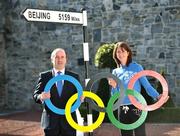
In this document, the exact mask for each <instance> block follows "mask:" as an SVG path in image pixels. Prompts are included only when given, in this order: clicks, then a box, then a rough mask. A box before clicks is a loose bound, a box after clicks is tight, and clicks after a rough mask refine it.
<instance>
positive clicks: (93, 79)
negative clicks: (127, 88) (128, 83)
mask: <svg viewBox="0 0 180 136" xmlns="http://www.w3.org/2000/svg"><path fill="white" fill-rule="evenodd" d="M107 77H110V78H113V79H114V80H115V81H116V83H117V84H118V86H119V87H120V91H121V93H120V96H119V99H118V101H117V102H116V103H115V104H114V106H113V111H115V110H116V109H118V108H119V107H120V105H121V103H122V101H123V97H124V95H125V93H124V87H123V84H122V82H121V80H120V79H119V78H118V77H116V76H115V75H113V74H111V73H109V72H101V73H99V74H97V75H95V76H93V78H91V79H90V80H89V82H88V83H87V86H86V90H87V91H92V92H93V93H96V92H95V91H93V90H91V88H92V86H93V84H94V82H95V81H97V80H100V79H102V78H107ZM87 102H88V103H89V106H90V107H91V108H92V109H94V110H96V111H99V112H106V108H102V107H99V106H98V105H97V104H96V103H94V101H93V100H90V99H87Z"/></svg>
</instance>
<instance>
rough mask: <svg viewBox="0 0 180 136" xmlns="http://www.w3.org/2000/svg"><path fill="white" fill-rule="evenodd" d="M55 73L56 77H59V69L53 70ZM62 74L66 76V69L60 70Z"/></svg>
mask: <svg viewBox="0 0 180 136" xmlns="http://www.w3.org/2000/svg"><path fill="white" fill-rule="evenodd" d="M53 71H54V74H55V76H57V75H58V73H57V72H59V71H58V70H57V69H55V68H53ZM60 72H61V73H62V75H64V74H65V68H63V69H62V70H60Z"/></svg>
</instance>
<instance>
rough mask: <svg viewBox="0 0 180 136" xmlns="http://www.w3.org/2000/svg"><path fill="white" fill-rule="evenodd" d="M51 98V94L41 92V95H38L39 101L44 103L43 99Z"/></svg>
mask: <svg viewBox="0 0 180 136" xmlns="http://www.w3.org/2000/svg"><path fill="white" fill-rule="evenodd" d="M50 97H51V94H50V92H47V93H46V92H42V93H41V94H40V100H41V101H44V100H45V99H49V98H50Z"/></svg>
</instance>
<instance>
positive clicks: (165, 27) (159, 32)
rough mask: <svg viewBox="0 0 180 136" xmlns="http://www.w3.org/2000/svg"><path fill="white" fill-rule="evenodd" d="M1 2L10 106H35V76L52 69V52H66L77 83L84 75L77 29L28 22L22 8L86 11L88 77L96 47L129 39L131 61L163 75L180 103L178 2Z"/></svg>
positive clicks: (175, 99) (93, 71)
mask: <svg viewBox="0 0 180 136" xmlns="http://www.w3.org/2000/svg"><path fill="white" fill-rule="evenodd" d="M2 3H3V4H5V6H3V8H2V9H1V8H0V9H1V10H0V13H1V14H2V15H3V16H4V17H3V18H4V20H5V21H4V22H5V24H4V25H1V24H0V26H1V27H3V28H2V30H3V31H4V32H3V36H4V37H5V38H4V41H5V42H4V43H5V44H3V45H4V47H3V46H2V45H0V46H1V47H0V48H2V49H4V48H5V50H4V51H5V52H2V51H3V50H2V51H1V52H0V53H1V54H0V56H4V53H5V55H6V56H7V57H6V58H5V66H6V67H5V71H3V67H4V63H1V64H0V67H1V71H3V73H4V74H5V77H4V78H6V82H5V83H4V84H5V85H6V93H7V92H8V99H7V104H8V107H9V108H13V109H25V108H31V107H33V106H34V105H35V104H34V102H33V100H32V92H33V89H34V86H35V84H36V80H37V78H38V73H39V72H41V71H45V70H47V69H50V68H51V63H50V59H49V58H50V53H51V51H52V50H53V49H54V48H57V47H62V48H65V49H66V50H67V51H68V54H69V61H68V68H70V69H73V70H74V71H76V72H78V73H79V74H80V75H81V80H82V82H83V81H84V75H85V74H84V65H82V64H83V62H82V58H83V53H82V43H83V34H82V33H83V31H82V26H79V25H69V24H58V23H43V22H27V21H26V20H25V19H24V18H23V17H22V16H21V15H20V13H21V12H22V11H23V10H24V9H25V8H38V9H50V10H60V11H72V12H80V9H81V8H86V10H87V13H88V27H87V39H88V42H89V45H90V58H91V62H90V66H89V73H90V74H89V75H91V76H92V75H94V74H96V73H98V69H97V68H95V66H94V55H95V53H96V51H97V49H98V48H99V46H100V45H101V44H103V43H112V42H117V41H122V40H124V41H128V42H129V43H130V44H131V47H132V49H133V52H134V55H135V56H134V59H135V60H136V61H137V62H138V63H141V64H142V65H143V66H144V67H145V69H151V70H155V71H157V72H161V71H164V72H165V75H166V79H167V81H168V84H169V91H170V92H171V94H172V98H173V101H174V102H175V103H176V105H177V106H178V105H180V99H179V98H180V94H179V93H178V91H179V90H180V1H179V0H88V1H87V0H53V1H52V0H25V1H24V0H9V1H1V2H0V4H1V7H2ZM1 19H2V18H1ZM3 61H4V59H3V57H2V62H3ZM1 84H2V83H1ZM82 84H83V83H82ZM4 97H5V96H4ZM6 97H7V96H6ZM2 100H4V101H5V98H4V99H2ZM2 100H1V101H2ZM0 103H2V102H0Z"/></svg>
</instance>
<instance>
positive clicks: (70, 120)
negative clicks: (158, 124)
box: [44, 70, 168, 132]
mask: <svg viewBox="0 0 180 136" xmlns="http://www.w3.org/2000/svg"><path fill="white" fill-rule="evenodd" d="M144 75H149V76H153V77H156V78H157V79H158V80H159V81H160V83H161V84H162V87H163V93H162V97H161V98H160V100H159V101H158V102H157V103H155V104H153V105H150V106H146V105H147V104H146V101H145V99H144V98H143V97H142V95H141V94H140V93H138V92H136V91H135V90H132V88H133V86H134V84H135V82H136V80H137V79H138V78H140V77H142V76H144ZM107 77H111V78H113V79H114V80H115V81H116V82H117V84H118V87H120V93H119V92H116V93H115V94H114V95H113V96H112V97H111V98H110V100H109V102H108V105H107V108H104V103H103V102H102V100H101V99H100V98H99V97H98V96H97V95H96V94H95V93H93V92H88V91H91V87H92V86H93V84H94V82H95V81H97V80H99V79H101V78H107ZM59 80H67V81H69V82H71V83H73V84H74V85H75V87H76V89H77V91H78V93H76V94H74V95H73V96H71V98H70V99H69V100H68V102H67V104H66V107H65V109H59V108H57V107H55V106H54V105H53V104H52V103H51V101H50V99H46V100H45V104H46V105H47V106H48V108H49V109H50V110H51V111H53V112H54V113H56V114H59V115H65V116H66V119H67V121H68V123H69V124H70V126H72V127H73V128H75V129H76V130H80V131H82V132H88V131H92V130H93V129H96V128H97V127H98V126H99V125H100V124H101V123H102V122H103V119H104V117H105V112H107V114H108V117H109V119H110V121H111V122H112V123H113V124H114V125H115V126H116V127H117V128H120V129H124V130H131V129H135V128H137V127H139V126H140V125H141V124H142V123H143V122H144V121H145V118H146V117H147V112H148V111H151V110H155V109H157V108H159V107H160V106H161V105H162V104H163V103H165V99H166V98H167V97H168V85H167V82H166V81H165V79H164V78H163V77H162V76H161V75H160V74H158V73H157V72H154V71H151V70H144V71H141V72H139V73H137V74H135V75H134V76H133V77H132V79H131V80H130V81H129V84H128V89H127V90H126V94H125V91H124V88H123V85H122V83H121V81H120V80H119V79H118V78H117V77H116V76H114V75H112V74H110V73H100V74H97V75H95V76H94V78H92V79H91V80H90V81H89V82H88V84H87V87H86V89H87V90H88V91H83V89H82V86H81V85H80V83H79V82H78V81H77V80H76V79H75V78H73V77H72V76H69V75H59V76H56V77H54V78H52V79H51V80H49V81H48V83H47V84H46V86H45V89H44V92H48V91H49V90H50V89H51V87H52V86H53V84H54V83H56V82H57V81H59ZM82 95H83V96H85V97H89V98H92V99H94V100H95V102H96V103H97V105H96V104H95V103H94V102H93V101H92V100H91V101H88V102H89V103H90V106H91V108H93V109H95V110H97V111H99V112H100V113H99V117H98V119H97V121H96V122H94V123H93V124H91V125H89V126H80V125H78V124H77V123H76V122H74V120H73V118H72V116H71V112H74V111H75V110H76V109H77V108H78V107H79V106H80V105H81V101H80V97H81V96H82ZM124 95H128V97H129V99H130V101H131V102H132V104H133V105H134V106H135V107H137V108H138V109H140V110H142V114H141V116H140V118H139V119H138V120H137V121H136V122H134V123H132V124H123V123H120V122H119V121H118V120H117V119H116V118H115V117H114V115H113V112H112V111H113V110H115V109H118V108H119V106H120V104H121V103H122V100H123V97H124ZM135 97H136V98H137V99H138V100H139V101H140V103H139V102H138V101H137V100H136V98H135ZM76 99H77V101H76V102H75V103H74V101H75V100H76ZM117 99H118V101H117V102H116V103H115V104H114V105H113V103H114V102H115V101H116V100H117ZM73 103H74V104H73ZM72 104H73V106H72ZM71 106H72V107H71Z"/></svg>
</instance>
